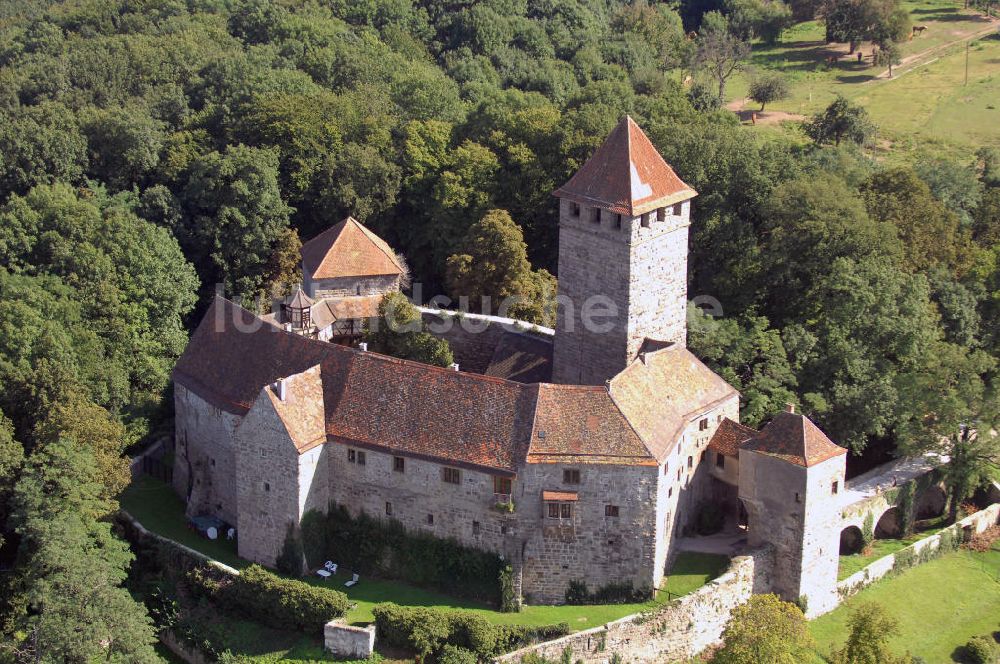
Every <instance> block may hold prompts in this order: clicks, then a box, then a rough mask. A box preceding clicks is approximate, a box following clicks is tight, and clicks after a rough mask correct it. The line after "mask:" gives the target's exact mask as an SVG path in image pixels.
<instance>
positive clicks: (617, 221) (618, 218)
mask: <svg viewBox="0 0 1000 664" xmlns="http://www.w3.org/2000/svg"><path fill="white" fill-rule="evenodd" d="M621 227H622V216H621V215H620V214H616V215H615V228H621Z"/></svg>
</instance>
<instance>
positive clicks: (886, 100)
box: [727, 0, 1000, 158]
mask: <svg viewBox="0 0 1000 664" xmlns="http://www.w3.org/2000/svg"><path fill="white" fill-rule="evenodd" d="M903 6H904V7H906V8H907V9H908V10H909V11H910V15H911V17H912V19H913V23H914V25H924V26H926V27H927V30H926V31H925V32H924V33H923V34H922V35H920V36H918V37H915V38H914V39H913V40H912V41H908V42H905V43H903V44H902V48H901V50H902V56H903V59H904V63H903V65H901V66H898V67H896V68H894V77H893V78H892V79H888V78H882V79H876V76H877V75H878V74H880V73H882V72H883V71H884V69H883V68H881V67H873V66H871V57H870V56H871V51H872V47H871V45H870V44H863V45H862V47H861V51H862V53H863V54H864V55H865V56H866V61H865V63H863V64H859V63H857V62H856V61H854V60H853V59H847V58H845V59H842V60H840V61H839V62H838V63H837V64H836V65H828V64H827V63H826V61H825V59H826V57H827V56H828V55H830V54H832V53H834V52H837V51H838V50H839V51H840V52H846V48H845V47H844V46H843V45H839V46H838V45H827V44H826V43H825V41H824V27H823V25H822V24H821V23H819V22H817V21H810V22H807V23H801V24H798V25H796V26H794V27H793V28H792V29H790V30H788V31H787V32H786V33H785V34H784V35H783V38H782V41H781V42H780V43H778V44H776V45H775V46H770V47H768V46H765V45H763V44H755V45H754V49H753V53H752V54H751V69H750V70H748V71H747V72H745V73H743V74H741V75H739V76H738V77H735V78H734V80H733V82H732V84H731V85H730V86H729V87H728V88H727V96H728V97H729V101H730V102H731V104H730V108H734V107H738V106H740V104H741V102H743V101H745V95H746V91H747V87H748V84H749V80H750V78H751V77H752V76H753V72H754V70H757V71H762V70H775V71H780V72H781V73H783V74H784V75H785V76H786V77H787V78H788V80H789V83H790V84H791V96H790V97H789V98H788V99H786V100H783V101H780V102H775V103H773V104H771V105H769V106H768V108H767V110H768V111H780V112H783V113H788V114H793V115H796V116H808V115H811V114H813V113H816V112H818V111H819V110H821V109H822V108H824V107H825V106H826V105H827V104H829V103H830V101H832V100H833V99H834V97H835V96H836V95H837V94H842V95H844V96H845V97H847V98H848V99H851V100H852V101H854V102H856V103H859V104H861V105H862V106H864V107H865V108H866V109H868V112H869V113H870V114H871V116H872V119H873V120H874V121H875V122H876V124H878V126H879V138H880V139H883V140H881V141H880V145H881V146H883V148H884V147H886V146H891V152H890V154H889V156H890V158H891V157H892V156H894V155H895V156H897V157H901V156H908V155H911V154H912V153H914V152H932V151H933V152H934V153H937V154H940V153H941V152H948V153H954V154H955V155H959V154H963V155H967V154H969V153H971V151H972V149H974V148H976V147H978V146H980V145H983V144H985V143H988V142H990V141H998V140H1000V67H998V64H1000V38H998V37H997V35H996V30H995V29H991V26H990V23H989V22H988V21H987V20H986V19H985V18H983V17H982V16H980V15H978V14H976V13H975V12H973V11H972V10H965V9H962V8H961V7H962V5H961V3H958V2H953V1H951V0H904V2H903ZM990 30H992V34H991V35H990V36H986V37H982V38H979V39H977V40H974V41H972V42H971V47H970V49H969V81H968V85H964V78H965V45H964V41H962V40H963V39H965V38H966V37H968V36H970V35H974V34H978V33H980V32H983V31H990ZM908 58H909V60H907V59H908ZM745 104H746V105H745V107H746V108H747V109H756V108H759V106H758V105H757V104H756V103H755V102H752V101H748V100H746V101H745ZM786 131H787V129H786Z"/></svg>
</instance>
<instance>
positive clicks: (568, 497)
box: [542, 491, 580, 503]
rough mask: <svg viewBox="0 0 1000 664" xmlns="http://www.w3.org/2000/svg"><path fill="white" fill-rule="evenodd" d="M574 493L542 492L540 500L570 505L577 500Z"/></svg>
mask: <svg viewBox="0 0 1000 664" xmlns="http://www.w3.org/2000/svg"><path fill="white" fill-rule="evenodd" d="M579 499H580V497H579V495H577V493H576V491H542V500H558V501H559V502H563V503H572V502H576V501H577V500H579Z"/></svg>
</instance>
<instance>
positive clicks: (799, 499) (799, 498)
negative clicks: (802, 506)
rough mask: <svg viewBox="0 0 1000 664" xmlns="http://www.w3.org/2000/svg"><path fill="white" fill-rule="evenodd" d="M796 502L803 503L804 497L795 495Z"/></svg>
mask: <svg viewBox="0 0 1000 664" xmlns="http://www.w3.org/2000/svg"><path fill="white" fill-rule="evenodd" d="M795 502H797V503H801V502H802V496H800V495H799V494H798V493H796V494H795Z"/></svg>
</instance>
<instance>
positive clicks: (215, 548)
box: [121, 475, 729, 631]
mask: <svg viewBox="0 0 1000 664" xmlns="http://www.w3.org/2000/svg"><path fill="white" fill-rule="evenodd" d="M121 503H122V507H123V508H124V509H125V510H126V511H128V512H129V514H131V515H132V516H133V517H135V518H136V519H137V520H138V521H139V523H141V524H142V525H143V526H145V527H146V528H148V529H149V530H151V531H153V532H156V533H159V534H160V535H163V536H165V537H169V538H170V539H173V540H175V541H178V542H180V543H182V544H184V545H186V546H188V547H190V548H192V549H195V550H196V551H200V552H201V553H204V554H206V555H208V556H210V557H212V558H214V559H216V560H218V561H220V562H224V563H226V564H227V565H230V566H232V567H235V568H237V569H240V568H243V567H246V566H247V565H248V564H249V563H247V561H245V560H243V559H241V558H239V557H238V556H237V555H236V547H235V545H234V543H232V542H227V541H214V542H213V541H210V540H207V539H204V538H203V537H201V536H199V535H198V534H197V533H195V532H194V531H192V530H190V529H188V528H187V526H186V522H185V519H184V504H183V502H182V501H181V500H180V498H178V497H177V495H176V494H175V493H174V492H173V490H172V489H171V488H170V486H169V485H167V484H164V483H163V482H160V481H158V480H155V479H152V478H150V477H148V476H145V475H144V476H141V477H139V478H138V480H136V481H135V482H134V483H133V484H132V485H131V486H129V488H128V489H127V490H126V491H125V493H124V494H123V495H122V498H121ZM728 564H729V559H728V558H727V557H725V556H718V555H711V554H702V553H681V554H680V555H679V556H678V557H677V560H676V562H675V563H674V566H673V568H672V569H671V571H670V575H669V577H668V579H667V585H666V591H667V592H660V593H659V594H658V597H657V598H656V599H655V600H652V601H650V602H644V603H638V604H607V605H597V606H528V607H525V608H524V610H523V611H521V612H520V613H500V612H499V611H495V610H493V609H491V608H489V607H488V606H486V605H485V604H482V603H479V602H475V601H472V600H465V599H460V598H456V597H451V596H449V595H445V594H442V593H437V592H434V591H430V590H424V589H422V588H416V587H414V586H410V585H407V584H405V583H401V582H399V581H384V580H379V579H371V578H363V579H362V580H361V583H359V584H358V585H356V586H354V587H353V588H345V587H344V586H343V581H346V580H347V579H348V578H350V577H349V576H347V575H346V574H345V573H344V572H343V571H342V572H341V574H339V575H338V576H337V577H334V578H333V579H331V580H329V581H324V580H322V579H320V578H319V577H316V576H310V577H305V578H304V579H303V580H305V581H307V582H308V583H311V584H314V585H327V586H331V587H334V588H337V589H338V590H342V591H344V592H346V593H347V596H348V597H350V598H351V600H352V601H354V602H355V603H356V606H355V607H354V608H353V609H352V610H351V611H350V612H349V613H348V614H347V616H346V618H347V620H349V621H350V622H352V623H355V624H365V623H368V622H371V620H372V618H373V617H372V612H371V610H372V607H373V606H375V605H376V604H378V603H380V602H395V603H397V604H401V605H404V606H430V607H437V608H442V609H468V610H470V611H474V612H476V613H479V614H481V615H483V616H485V617H486V618H487V619H488V620H490V621H491V622H493V623H497V624H520V625H551V624H556V623H561V622H566V623H569V625H570V628H571V629H573V630H574V631H577V630H582V629H587V628H590V627H596V626H598V625H603V624H604V623H606V622H608V621H611V620H617V619H618V618H623V617H625V616H627V615H630V614H633V613H637V612H639V611H642V610H644V609H648V608H652V607H655V606H657V605H659V604H662V603H664V602H666V601H668V600H669V599H671V598H676V597H678V596H681V595H686V594H687V593H689V592H691V591H693V590H696V589H697V588H700V587H701V586H703V585H705V583H707V582H708V581H710V580H712V579H714V578H715V577H717V576H718V575H719V574H720V573H722V572H723V571H724V570H725V569H726V567H727V566H728Z"/></svg>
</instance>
